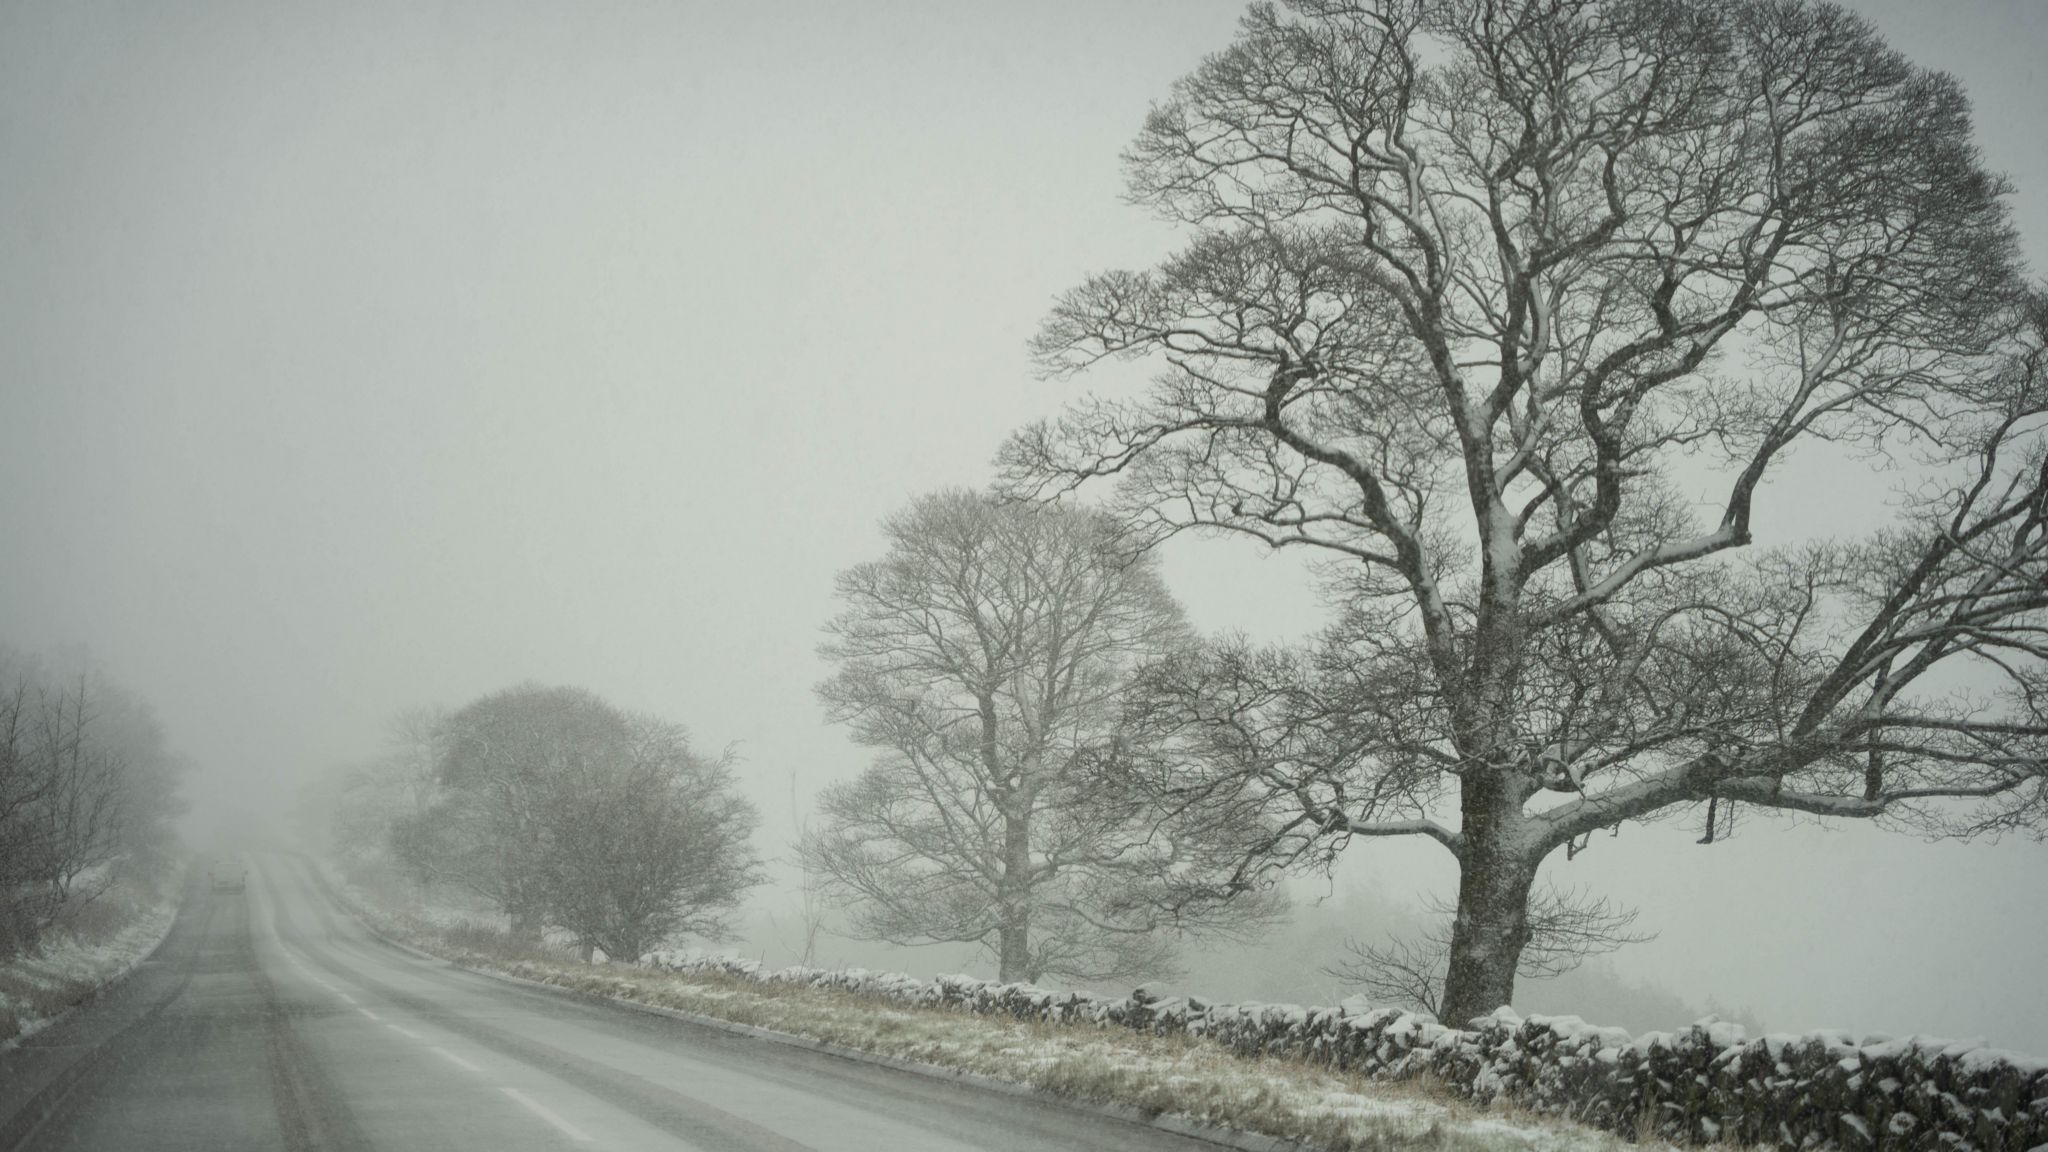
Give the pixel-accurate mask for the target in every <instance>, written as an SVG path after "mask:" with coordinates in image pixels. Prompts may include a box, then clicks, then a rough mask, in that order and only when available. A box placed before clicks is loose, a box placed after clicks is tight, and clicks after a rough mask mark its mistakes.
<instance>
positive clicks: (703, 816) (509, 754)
mask: <svg viewBox="0 0 2048 1152" xmlns="http://www.w3.org/2000/svg"><path fill="white" fill-rule="evenodd" d="M399 730H400V732H401V735H403V734H405V733H408V732H409V733H411V734H412V736H409V737H407V738H406V739H405V740H401V744H405V743H408V742H413V743H419V742H420V741H423V742H424V744H423V746H425V747H429V748H432V749H433V750H434V751H435V755H436V757H437V758H436V760H435V770H434V790H433V793H432V796H433V799H432V800H431V802H430V803H428V804H427V805H426V806H425V807H423V808H420V809H418V810H417V811H414V812H409V813H406V814H404V815H402V816H400V817H399V818H398V819H396V820H395V821H394V822H393V824H392V829H391V847H392V850H393V853H394V855H396V856H397V857H398V858H399V859H400V860H401V861H402V862H404V863H405V864H406V865H407V866H408V867H409V868H411V869H412V870H414V872H415V873H416V874H418V875H420V876H422V877H426V878H432V879H436V880H444V881H448V882H452V883H455V884H458V885H460V886H462V887H465V888H467V889H468V890H469V891H471V892H473V893H475V894H477V895H479V896H482V897H484V898H485V899H488V900H490V901H492V902H493V903H495V904H497V905H498V907H499V908H501V909H502V910H503V911H504V912H505V914H506V916H507V917H509V918H510V920H511V922H512V929H513V934H514V935H515V936H517V937H520V938H523V939H527V940H538V939H539V938H540V936H541V934H542V932H543V930H544V929H546V928H548V927H556V928H561V929H563V930H565V931H567V932H569V933H570V934H571V935H572V936H574V937H575V938H576V940H577V943H578V944H579V946H581V947H582V949H583V951H584V954H585V955H586V957H587V956H589V955H590V954H591V952H592V950H593V949H596V948H603V949H604V950H605V952H606V954H607V955H611V956H619V957H626V958H637V957H638V956H639V955H640V953H641V952H644V951H645V950H646V949H647V948H649V947H651V946H652V945H653V944H655V943H657V942H659V941H661V940H664V939H667V938H669V937H671V936H674V935H677V934H680V933H684V932H697V933H703V934H714V933H716V932H717V931H719V929H720V927H721V925H722V921H721V919H720V916H721V914H722V913H723V912H725V911H726V910H729V909H730V908H731V907H733V906H734V905H736V904H737V903H738V900H739V898H740V896H741V894H742V893H744V891H745V890H746V888H747V887H749V886H750V885H752V884H754V883H756V882H757V881H758V879H759V876H758V866H757V859H756V856H755V854H754V850H753V848H752V846H751V845H750V843H749V839H748V838H749V837H750V836H751V835H752V833H753V830H754V827H755V825H756V824H757V823H758V822H759V821H758V818H757V817H756V815H755V813H754V809H753V807H752V805H750V804H748V803H747V802H746V801H745V800H744V799H742V798H740V797H738V796H736V795H735V794H734V793H733V791H732V773H731V770H730V768H729V767H728V766H727V764H726V763H725V762H724V761H707V760H704V759H703V758H701V757H699V756H697V755H696V754H695V753H694V752H692V751H691V750H690V747H689V743H688V740H687V738H686V737H685V735H684V733H683V730H682V729H681V728H679V727H677V726H675V725H673V724H668V723H666V722H663V721H660V720H656V719H653V718H650V717H639V716H633V715H630V714H628V713H626V712H623V711H621V710H619V709H617V708H615V707H613V706H612V705H610V704H608V703H606V702H605V701H603V700H602V699H600V698H598V697H597V696H595V695H593V694H592V693H590V692H587V691H584V690H583V689H580V688H550V687H542V686H539V685H523V686H520V687H517V688H511V689H507V690H505V691H503V692H498V693H494V694H492V695H489V696H485V697H482V698H480V699H478V700H476V701H474V702H472V703H470V704H468V705H466V706H464V707H462V708H460V709H458V710H456V711H455V712H453V713H450V714H449V715H447V716H446V718H445V719H442V720H440V721H438V722H428V723H425V724H402V725H401V727H400V729H399ZM415 737H416V738H417V739H416V740H415V739H414V738H415ZM407 763H410V761H406V760H403V758H401V760H400V765H401V767H402V766H403V765H404V764H407ZM409 786H410V785H409V784H408V783H407V782H406V780H405V778H404V774H403V773H399V774H397V775H396V776H394V777H393V778H392V783H391V784H390V785H389V787H393V788H405V787H409Z"/></svg>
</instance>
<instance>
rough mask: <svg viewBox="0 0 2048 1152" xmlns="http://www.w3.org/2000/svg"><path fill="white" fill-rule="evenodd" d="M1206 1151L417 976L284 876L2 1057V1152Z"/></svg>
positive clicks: (816, 1060)
mask: <svg viewBox="0 0 2048 1152" xmlns="http://www.w3.org/2000/svg"><path fill="white" fill-rule="evenodd" d="M1215 1147H1216V1146H1215V1145H1212V1144H1207V1143H1203V1142H1200V1141H1195V1140H1189V1139H1185V1138H1181V1137H1177V1136H1172V1135H1169V1134H1167V1133H1163V1132H1158V1131H1155V1130H1153V1129H1149V1128H1144V1127H1140V1126H1138V1125H1133V1124H1125V1123H1121V1122H1118V1121H1115V1120H1108V1119H1100V1118H1096V1117H1092V1116H1088V1115H1085V1114H1081V1113H1076V1112H1071V1111H1068V1110H1065V1109H1062V1108H1059V1107H1057V1106H1054V1105H1051V1104H1046V1103H1043V1102H1040V1101H1035V1100H1030V1099H1023V1098H1018V1097H1013V1096H1008V1095H1004V1094H1001V1093H996V1092H989V1091H985V1090H981V1089H977V1088H975V1087H972V1086H970V1085H961V1084H953V1083H947V1082H944V1081H936V1080H931V1079H928V1078H924V1077H919V1076H915V1075H911V1074H909V1073H905V1072H900V1071H896V1070H893V1069H887V1068H878V1067H875V1066H872V1065H866V1064H860V1063H855V1062H853V1061H848V1060H842V1059H839V1058H837V1057H833V1056H828V1055H825V1054H823V1053H817V1052H810V1051H806V1050H803V1049H798V1048H791V1047H787V1046H783V1045H777V1044H769V1043H765V1042H762V1041H759V1040H753V1039H749V1038H747V1037H743V1036H735V1035H732V1034H730V1033H726V1032H722V1031H718V1030H715V1029H708V1028H701V1027H697V1026H694V1025H690V1024H687V1023H684V1022H681V1021H675V1020H669V1019H664V1018H661V1017H655V1016H649V1015H647V1014H644V1013H638V1012H633V1011H630V1010H627V1009H623V1008H618V1007H616V1006H611V1005H605V1004H601V1003H593V1002H587V1001H582V1000H576V999H572V998H568V997H563V996H557V995H553V994H550V993H546V992H541V991H538V990H529V989H524V988H520V987H517V986H514V985H509V984H506V983H504V982H502V981H497V980H492V979H490V978H488V977H484V976H479V975H476V974H475V973H471V972H465V971H462V970H460V969H456V968H453V967H450V966H449V965H446V964H442V963H439V962H436V961H430V960H426V959H423V958H420V957H417V956H414V955H412V954H410V953H407V952H404V951H402V950H400V949H397V948H393V947H392V946H390V945H388V944H385V943H384V942H382V941H380V940H378V939H377V938H376V937H374V936H371V935H370V934H369V933H368V932H367V931H365V930H364V929H363V928H362V927H361V925H359V924H358V923H357V922H356V921H355V920H354V919H353V918H352V917H350V916H349V915H348V914H347V913H346V912H344V911H343V910H342V909H341V908H339V907H338V906H337V905H335V904H334V902H333V901H332V899H331V898H330V897H329V895H328V894H327V890H326V888H325V887H324V885H323V884H322V882H321V880H320V878H319V877H318V876H317V875H316V874H315V873H314V872H313V870H312V868H311V865H310V864H309V863H308V862H306V861H304V860H302V859H299V858H295V857H289V856H258V857H254V858H252V859H251V868H250V872H249V883H248V888H247V891H245V892H212V891H207V890H205V889H204V885H203V884H200V885H198V886H196V887H195V890H194V891H193V892H192V893H191V895H190V897H189V898H188V900H187V901H186V904H185V907H184V910H183V912H182V913H181V914H180V916H179V918H178V921H177V923H176V925H175V926H174V927H173V928H172V930H171V935H170V937H169V938H168V939H167V940H166V941H165V943H164V946H163V947H162V948H161V949H159V950H158V951H157V952H156V954H155V955H154V956H152V957H151V958H150V959H149V960H148V961H145V962H144V964H143V965H142V967H141V968H140V969H138V970H137V972H136V973H135V974H134V975H133V976H131V977H130V978H129V979H128V980H127V981H125V982H124V983H123V984H121V985H120V986H118V987H117V988H116V989H115V990H114V991H113V992H112V993H110V994H109V995H107V996H105V997H103V998H101V999H100V1000H99V1001H97V1002H95V1003H93V1004H91V1005H89V1006H87V1007H85V1008H83V1009H81V1010H79V1011H77V1012H74V1013H72V1014H71V1015H70V1016H69V1017H67V1018H66V1019H64V1020H63V1021H61V1022H60V1023H58V1024H57V1025H55V1026H53V1027H51V1028H49V1029H47V1030H45V1031H44V1032H41V1033H39V1034H37V1035H36V1036H33V1037H31V1038H30V1039H29V1040H28V1041H26V1042H24V1044H23V1045H22V1046H21V1047H20V1048H19V1049H16V1050H14V1051H11V1052H5V1053H0V1150H7V1152H11V1150H12V1149H15V1148H22V1149H73V1150H82V1149H119V1150H123V1152H126V1150H131V1149H132V1150H140V1149H165V1150H176V1152H183V1150H192V1152H198V1150H202V1149H204V1150H208V1152H214V1150H230V1149H265V1150H269V1149H291V1150H299V1149H373V1148H375V1149H456V1150H468V1149H474V1150H477V1152H486V1150H488V1152H499V1150H503V1152H513V1150H523V1149H543V1148H547V1149H590V1150H598V1149H615V1150H620V1152H626V1150H637V1149H693V1150H697V1152H801V1150H805V1149H817V1150H819V1152H836V1150H840V1149H847V1150H853V1149H861V1150H866V1149H873V1150H876V1152H884V1150H887V1152H895V1150H899V1149H900V1150H903V1152H965V1150H968V1149H1000V1150H1005V1152H1038V1150H1048V1152H1049V1150H1052V1149H1090V1148H1103V1149H1133V1150H1136V1152H1154V1150H1156V1152H1194V1150H1197V1149H1202V1150H1210V1152H1213V1149H1214V1148H1215Z"/></svg>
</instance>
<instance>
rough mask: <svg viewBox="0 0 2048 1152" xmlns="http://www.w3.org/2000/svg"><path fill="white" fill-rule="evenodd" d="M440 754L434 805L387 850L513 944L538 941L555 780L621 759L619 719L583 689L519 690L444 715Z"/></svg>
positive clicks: (624, 742) (624, 754) (625, 749)
mask: <svg viewBox="0 0 2048 1152" xmlns="http://www.w3.org/2000/svg"><path fill="white" fill-rule="evenodd" d="M437 746H438V751H439V756H438V760H437V762H436V766H435V784H436V787H437V795H438V799H437V800H436V801H435V802H434V803H433V804H432V805H431V806H430V807H429V808H427V809H426V810H424V811H422V812H419V813H416V814H414V815H411V816H407V817H405V818H403V819H401V820H400V821H398V823H397V824H396V826H395V827H394V828H393V830H392V847H393V850H394V852H395V853H396V854H397V855H398V856H399V857H400V859H401V860H403V861H404V862H405V863H406V864H407V865H408V866H409V867H411V868H412V869H413V870H414V871H415V872H416V873H417V874H418V875H420V876H421V877H423V878H427V879H432V880H437V881H448V882H452V883H455V884H457V885H459V886H461V887H464V888H467V889H468V890H469V891H471V892H473V893H475V894H476V895H478V896H481V897H483V898H485V899H487V900H489V901H491V902H492V903H494V904H496V905H497V906H498V907H499V908H500V909H502V910H503V911H504V913H505V915H506V916H507V917H509V918H510V920H511V923H512V931H513V934H514V935H515V936H517V937H520V938H522V939H526V940H538V939H540V936H541V932H542V930H543V928H544V927H545V924H546V914H547V892H546V883H545V882H546V876H545V873H544V871H543V864H542V861H543V859H544V858H545V855H546V853H547V850H548V842H547V838H548V835H549V828H548V816H549V807H548V806H549V803H550V801H552V800H553V799H554V798H555V797H556V795H557V789H556V787H555V782H556V781H557V780H558V779H559V778H561V777H562V776H564V775H565V774H567V773H569V772H571V771H573V770H574V769H576V768H577V767H579V766H580V765H582V764H584V763H586V762H589V761H592V760H609V761H613V762H616V761H620V760H624V759H626V758H628V756H629V737H628V735H627V733H626V731H625V728H624V725H623V723H622V722H621V721H620V718H619V715H618V713H617V712H616V711H615V710H614V709H612V708H611V707H610V706H609V705H606V704H605V703H604V702H603V701H602V700H599V699H598V698H597V697H596V696H594V695H592V694H591V693H589V692H586V691H584V690H582V689H580V688H548V687H542V686H540V685H522V686H520V687H517V688H510V689H507V690H505V691H503V692H497V693H493V694H491V695H488V696H484V697H481V698H479V699H477V700H475V701H472V702H471V703H469V704H467V705H465V706H463V707H462V708H460V709H457V710H456V711H455V712H453V713H451V714H449V716H448V717H447V719H446V720H445V722H444V723H443V724H442V725H441V726H440V728H439V738H438V740H437Z"/></svg>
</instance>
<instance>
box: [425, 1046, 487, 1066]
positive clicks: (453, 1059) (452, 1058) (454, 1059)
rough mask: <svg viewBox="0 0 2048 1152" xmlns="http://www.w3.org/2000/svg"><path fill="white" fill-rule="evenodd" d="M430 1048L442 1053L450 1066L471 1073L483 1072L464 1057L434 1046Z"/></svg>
mask: <svg viewBox="0 0 2048 1152" xmlns="http://www.w3.org/2000/svg"><path fill="white" fill-rule="evenodd" d="M428 1047H430V1048H433V1049H434V1051H436V1052H438V1053H440V1054H441V1055H442V1056H443V1057H444V1058H445V1059H446V1060H447V1061H448V1062H449V1063H450V1064H453V1065H455V1066H456V1067H457V1068H467V1069H468V1070H469V1071H471V1072H481V1071H483V1069H481V1068H479V1067H477V1066H476V1065H474V1064H471V1063H470V1062H469V1061H467V1060H464V1059H463V1058H462V1057H460V1056H457V1055H456V1054H455V1053H453V1052H450V1051H449V1050H447V1049H446V1048H440V1047H435V1046H434V1045H428Z"/></svg>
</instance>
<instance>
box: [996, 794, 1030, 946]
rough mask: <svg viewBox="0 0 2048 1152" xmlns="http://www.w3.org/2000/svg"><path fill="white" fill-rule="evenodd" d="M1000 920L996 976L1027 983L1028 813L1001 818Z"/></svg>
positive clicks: (997, 930) (1028, 916) (1028, 936)
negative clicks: (1001, 877) (1001, 878)
mask: <svg viewBox="0 0 2048 1152" xmlns="http://www.w3.org/2000/svg"><path fill="white" fill-rule="evenodd" d="M1000 915H1001V917H1002V919H1001V920H1000V921H999V922H998V924H997V926H996V937H997V949H996V967H997V971H996V976H997V978H998V979H1000V980H1002V981H1003V982H1004V983H1012V982H1019V981H1023V982H1028V981H1029V980H1030V979H1031V977H1032V971H1031V816H1030V813H1029V811H1028V809H1027V811H1025V812H1020V813H1014V814H1011V815H1009V816H1007V817H1005V818H1004V820H1003V884H1002V908H1001V910H1000Z"/></svg>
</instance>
